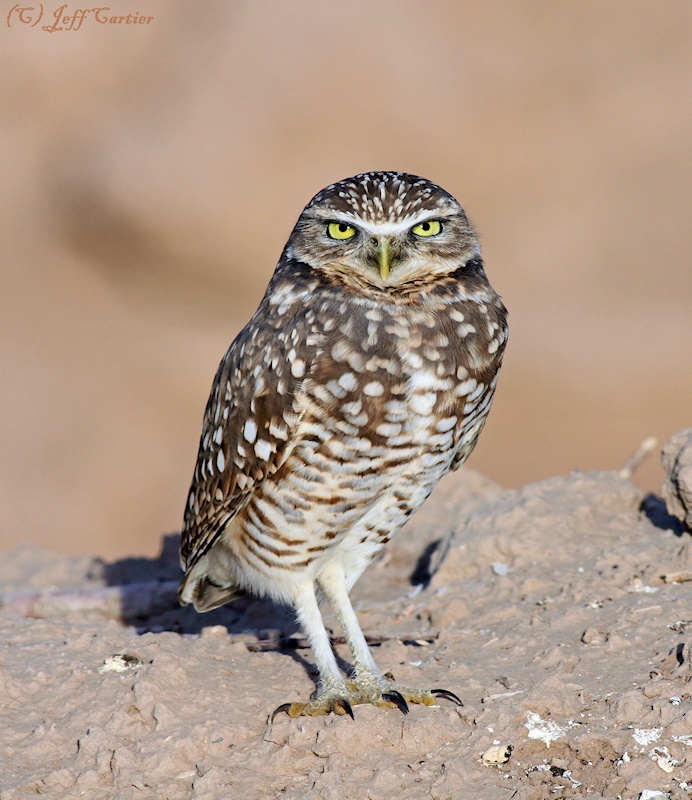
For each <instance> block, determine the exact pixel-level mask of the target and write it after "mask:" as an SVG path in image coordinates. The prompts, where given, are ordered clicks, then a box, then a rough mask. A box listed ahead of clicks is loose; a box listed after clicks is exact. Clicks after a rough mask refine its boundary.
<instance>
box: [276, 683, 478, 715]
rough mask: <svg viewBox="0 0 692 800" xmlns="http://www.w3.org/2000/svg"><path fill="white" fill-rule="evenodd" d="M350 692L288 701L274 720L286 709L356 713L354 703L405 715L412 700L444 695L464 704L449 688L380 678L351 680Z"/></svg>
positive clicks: (433, 701)
mask: <svg viewBox="0 0 692 800" xmlns="http://www.w3.org/2000/svg"><path fill="white" fill-rule="evenodd" d="M344 688H345V689H346V691H334V690H331V691H323V692H321V693H320V694H318V695H317V697H316V698H315V699H314V700H312V701H310V702H309V703H284V704H283V705H281V706H279V707H278V708H277V709H276V711H274V713H273V714H272V715H271V720H270V721H272V722H273V720H274V717H276V715H277V714H281V713H282V712H284V711H285V712H286V713H287V714H288V716H289V717H322V716H325V715H327V714H339V715H341V716H344V715H346V714H348V715H349V717H351V719H355V717H354V716H353V706H360V705H373V706H377V707H378V708H398V709H399V711H401V712H402V714H408V712H409V708H408V704H409V703H417V704H420V705H424V706H436V705H437V699H438V698H439V697H442V698H444V699H446V700H450V701H451V702H452V703H454V704H455V705H458V706H463V705H464V704H463V703H462V702H461V700H460V699H459V698H458V697H457V696H456V695H455V694H454V692H450V691H448V690H447V689H410V688H408V687H406V686H400V685H399V684H398V683H395V682H394V681H393V680H387V679H385V678H380V679H379V680H377V681H376V682H372V681H370V682H367V683H360V684H357V683H352V682H349V683H348V684H347V685H346V687H344Z"/></svg>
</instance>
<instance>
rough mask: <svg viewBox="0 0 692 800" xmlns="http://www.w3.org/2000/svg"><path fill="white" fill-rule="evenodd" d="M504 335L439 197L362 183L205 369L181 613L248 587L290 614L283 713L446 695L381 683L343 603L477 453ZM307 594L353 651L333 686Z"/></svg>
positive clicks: (304, 234)
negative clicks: (298, 672) (208, 371)
mask: <svg viewBox="0 0 692 800" xmlns="http://www.w3.org/2000/svg"><path fill="white" fill-rule="evenodd" d="M506 339H507V322H506V310H505V308H504V306H503V304H502V302H501V300H500V298H499V296H498V295H497V294H496V293H495V291H494V290H493V289H492V288H491V286H490V284H489V283H488V280H487V278H486V276H485V273H484V271H483V262H482V260H481V255H480V249H479V245H478V241H477V240H476V237H475V236H474V233H473V229H472V228H471V225H470V224H469V221H468V220H467V218H466V215H465V214H464V211H463V209H462V208H461V206H460V205H459V203H458V202H457V201H456V200H455V199H454V198H453V197H452V196H451V195H449V194H448V193H447V192H445V191H444V190H443V189H441V188H440V187H439V186H436V185H435V184H434V183H431V182H430V181H427V180H424V179H423V178H418V177H416V176H414V175H409V174H405V173H400V172H368V173H364V174H362V175H356V176H355V177H353V178H348V179H346V180H343V181H340V182H339V183H335V184H332V185H331V186H327V188H326V189H323V190H322V191H321V192H319V194H317V195H316V196H315V197H314V198H313V199H312V200H311V201H310V202H309V203H308V205H307V206H306V207H305V209H304V211H303V213H302V214H301V215H300V218H299V219H298V222H297V223H296V226H295V228H294V229H293V232H292V233H291V236H290V238H289V240H288V243H287V244H286V246H285V248H284V251H283V253H282V256H281V259H280V260H279V264H278V266H277V268H276V271H275V272H274V275H273V277H272V279H271V281H270V283H269V287H268V289H267V292H266V294H265V295H264V299H263V300H262V302H261V303H260V306H259V308H258V309H257V311H256V312H255V315H254V316H253V317H252V319H251V320H250V322H249V323H248V324H247V325H246V326H245V328H244V329H243V330H242V331H241V333H240V334H239V335H238V337H237V338H236V340H235V341H234V342H233V344H232V345H231V347H230V348H229V350H228V352H227V353H226V355H225V356H224V358H223V361H222V362H221V364H220V366H219V369H218V372H217V373H216V378H215V379H214V384H213V387H212V391H211V396H210V398H209V402H208V403H207V408H206V412H205V415H204V423H203V428H202V437H201V442H200V446H199V455H198V457H197V466H196V468H195V474H194V477H193V480H192V486H191V488H190V495H189V498H188V502H187V508H186V510H185V522H184V528H183V533H182V541H181V561H182V565H183V568H184V569H185V570H186V574H185V577H184V578H183V581H182V583H181V586H180V602H181V603H183V604H187V603H190V602H192V603H194V606H195V608H196V609H197V610H198V611H209V610H210V609H212V608H216V607H217V606H220V605H222V604H224V603H227V602H228V601H229V600H232V599H233V598H234V597H236V596H237V595H238V594H239V593H241V592H245V591H247V592H252V593H254V594H256V595H268V596H270V597H272V598H274V599H275V600H278V601H283V602H287V603H292V604H293V606H294V607H295V609H296V612H297V616H298V620H299V622H300V624H301V626H302V628H303V630H304V632H305V633H306V635H307V637H308V640H309V642H310V645H311V647H312V651H313V654H314V658H315V662H316V666H317V669H318V671H319V686H318V692H317V695H316V697H315V699H314V700H312V701H310V702H305V703H297V702H296V703H287V704H286V705H285V706H281V710H285V711H287V712H288V714H289V715H290V716H299V715H303V714H310V715H318V714H327V713H329V712H332V711H333V712H336V713H339V714H344V713H349V714H351V715H352V709H351V707H352V706H353V705H355V704H358V703H373V704H375V705H378V706H383V707H390V706H398V707H399V708H401V709H402V710H404V711H406V710H407V705H406V701H409V702H414V703H424V704H426V705H433V704H434V703H435V698H436V697H438V696H445V697H448V698H450V699H453V700H456V699H457V698H456V696H455V695H453V694H452V693H451V692H447V691H445V690H418V689H408V688H405V687H402V686H399V685H398V684H395V683H393V682H392V681H391V680H389V679H388V678H386V677H384V676H383V675H382V673H381V672H380V670H379V669H378V668H377V666H376V664H375V661H374V660H373V657H372V655H371V653H370V651H369V649H368V646H367V644H366V641H365V638H364V636H363V633H362V631H361V629H360V626H359V624H358V620H357V618H356V615H355V613H354V611H353V607H352V606H351V603H350V600H349V596H348V594H349V591H350V589H351V587H352V586H353V584H354V583H355V582H356V580H357V579H358V578H359V576H360V575H361V574H362V572H363V570H364V569H365V568H366V567H367V565H368V564H369V562H370V561H371V560H372V558H373V556H375V554H376V553H377V552H378V551H379V550H380V549H381V548H382V547H384V545H385V543H386V542H388V541H389V539H390V538H391V537H392V536H393V535H394V534H395V533H396V532H397V531H398V530H399V528H401V526H402V525H403V524H404V523H405V522H406V520H407V519H408V517H409V516H410V515H411V514H412V513H413V512H414V511H415V510H416V509H417V508H418V507H419V506H420V505H421V504H422V503H423V501H424V500H425V499H426V497H427V496H428V495H429V494H430V492H431V491H432V490H433V488H434V487H435V485H436V484H437V482H438V481H439V480H440V478H441V477H442V476H443V475H444V474H445V473H447V472H448V471H449V470H452V469H456V468H457V467H458V466H459V465H460V464H462V463H463V462H464V461H465V460H466V458H467V457H468V455H469V453H470V452H471V450H473V447H474V445H475V444H476V440H477V439H478V436H479V434H480V432H481V429H482V428H483V424H484V423H485V420H486V417H487V414H488V411H489V409H490V404H491V401H492V398H493V392H494V390H495V384H496V382H497V377H498V370H499V368H500V362H501V360H502V354H503V351H504V348H505V343H506ZM317 590H320V593H321V594H322V595H323V596H324V597H325V598H326V599H327V600H328V601H329V603H330V604H331V605H332V607H333V609H334V611H335V612H336V615H337V617H338V619H339V622H340V624H341V626H342V627H343V631H344V634H345V637H346V640H347V642H348V644H349V646H350V649H351V652H352V654H353V675H352V676H351V677H350V678H349V679H348V680H346V679H345V678H344V676H343V675H342V674H341V672H340V671H339V668H338V666H337V662H336V659H335V657H334V653H333V652H332V648H331V646H330V641H329V637H328V635H327V632H326V630H325V627H324V623H323V621H322V617H321V616H320V611H319V607H318V603H317V597H316V592H317Z"/></svg>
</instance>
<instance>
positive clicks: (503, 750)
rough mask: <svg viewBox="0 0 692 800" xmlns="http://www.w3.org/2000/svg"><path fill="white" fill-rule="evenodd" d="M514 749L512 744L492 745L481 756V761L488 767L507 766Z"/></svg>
mask: <svg viewBox="0 0 692 800" xmlns="http://www.w3.org/2000/svg"><path fill="white" fill-rule="evenodd" d="M513 749H514V748H513V747H512V745H511V744H492V745H490V747H489V748H488V749H487V750H486V751H485V753H483V755H482V756H481V761H482V762H483V763H484V764H485V765H486V766H496V765H498V764H506V763H507V762H508V761H509V757H510V756H511V755H512V750H513Z"/></svg>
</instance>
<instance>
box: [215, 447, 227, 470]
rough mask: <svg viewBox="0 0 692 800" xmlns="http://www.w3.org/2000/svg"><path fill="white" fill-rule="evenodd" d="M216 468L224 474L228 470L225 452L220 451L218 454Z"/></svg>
mask: <svg viewBox="0 0 692 800" xmlns="http://www.w3.org/2000/svg"><path fill="white" fill-rule="evenodd" d="M216 466H217V467H218V468H219V472H223V471H224V470H225V469H226V459H225V457H224V454H223V450H219V452H218V453H217V454H216Z"/></svg>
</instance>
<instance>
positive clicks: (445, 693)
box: [430, 689, 464, 706]
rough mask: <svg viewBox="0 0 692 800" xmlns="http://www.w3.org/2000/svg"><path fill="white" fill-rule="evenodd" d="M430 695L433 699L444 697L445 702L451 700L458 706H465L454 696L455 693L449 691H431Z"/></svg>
mask: <svg viewBox="0 0 692 800" xmlns="http://www.w3.org/2000/svg"><path fill="white" fill-rule="evenodd" d="M430 694H431V695H433V697H444V698H445V700H450V701H451V702H452V703H454V704H455V705H457V706H463V705H464V704H463V703H462V702H461V700H460V699H459V698H458V697H457V696H456V695H455V694H454V692H450V691H449V690H448V689H431V690H430Z"/></svg>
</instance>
